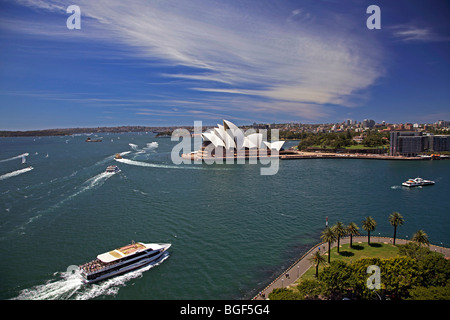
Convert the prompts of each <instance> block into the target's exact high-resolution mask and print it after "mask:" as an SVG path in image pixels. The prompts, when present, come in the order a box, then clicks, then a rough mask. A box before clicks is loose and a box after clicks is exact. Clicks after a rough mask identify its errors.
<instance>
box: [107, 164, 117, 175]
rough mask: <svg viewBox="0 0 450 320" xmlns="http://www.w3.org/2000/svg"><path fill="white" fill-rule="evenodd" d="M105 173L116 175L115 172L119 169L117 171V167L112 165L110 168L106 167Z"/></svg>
mask: <svg viewBox="0 0 450 320" xmlns="http://www.w3.org/2000/svg"><path fill="white" fill-rule="evenodd" d="M106 172H108V173H117V172H120V169H119V167H118V166H114V165H112V166H108V167H107V168H106Z"/></svg>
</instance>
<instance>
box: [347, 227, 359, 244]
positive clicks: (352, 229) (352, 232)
mask: <svg viewBox="0 0 450 320" xmlns="http://www.w3.org/2000/svg"><path fill="white" fill-rule="evenodd" d="M358 230H359V228H358V226H357V225H356V223H354V222H350V224H349V225H348V227H347V234H349V235H350V248H352V244H353V236H359V231H358Z"/></svg>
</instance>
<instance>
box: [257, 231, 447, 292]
mask: <svg viewBox="0 0 450 320" xmlns="http://www.w3.org/2000/svg"><path fill="white" fill-rule="evenodd" d="M392 241H393V238H389V237H376V236H375V237H374V236H371V237H370V242H371V243H372V242H381V243H392ZM358 242H362V243H367V236H358V237H353V243H354V244H356V243H358ZM408 242H410V240H405V239H398V238H397V239H396V240H395V244H406V243H408ZM346 243H350V237H344V238H341V240H340V244H341V245H342V244H346ZM336 246H337V242H335V243H333V244H332V245H331V248H334V247H336ZM319 248H320V251H321V252H328V243H319V244H317V245H315V246H314V247H312V248H311V249H310V250H309V251H308V252H306V253H305V254H304V255H303V256H302V257H301V258H300V259H298V260H297V261H296V262H294V263H293V264H292V265H291V266H290V267H289V268H287V270H286V271H284V272H283V273H282V274H281V275H279V276H278V277H277V278H276V279H275V280H274V281H272V282H271V283H270V284H269V285H268V286H267V287H265V288H264V289H263V290H261V291H260V292H259V293H258V294H257V295H256V296H255V297H254V298H253V300H264V299H267V298H268V296H269V293H271V292H272V290H273V289H276V288H285V287H287V286H290V285H291V284H293V283H294V282H295V281H296V280H297V279H298V278H300V277H301V276H302V275H303V274H304V273H305V272H306V271H307V270H308V269H309V268H310V267H311V262H310V261H309V258H310V257H311V256H312V255H313V254H314V253H315V252H316V251H317V250H319ZM429 248H430V250H432V251H436V252H440V253H443V254H444V255H445V257H446V258H450V248H445V247H441V246H437V245H433V244H430V247H429Z"/></svg>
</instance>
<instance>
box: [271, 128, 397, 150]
mask: <svg viewBox="0 0 450 320" xmlns="http://www.w3.org/2000/svg"><path fill="white" fill-rule="evenodd" d="M357 135H359V133H357V132H353V131H350V130H347V131H345V132H328V133H320V132H319V133H311V132H304V133H301V134H299V139H300V140H301V141H300V143H299V144H298V149H299V150H304V149H306V148H309V147H312V146H319V147H321V148H333V149H340V148H345V147H350V146H352V145H357V144H358V143H357V142H356V141H354V140H353V138H354V137H355V136H357ZM280 137H281V135H280ZM383 138H385V139H383ZM361 143H362V145H363V146H365V147H368V148H376V147H383V146H385V145H388V144H389V133H385V132H384V133H382V132H378V131H375V130H368V131H366V132H365V133H364V138H363V140H362V142H361Z"/></svg>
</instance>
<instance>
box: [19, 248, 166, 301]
mask: <svg viewBox="0 0 450 320" xmlns="http://www.w3.org/2000/svg"><path fill="white" fill-rule="evenodd" d="M168 257H169V254H168V253H165V254H164V255H163V256H162V257H161V259H159V260H157V261H154V262H152V263H150V264H149V265H147V266H145V267H143V268H141V269H138V270H134V271H132V272H129V273H126V274H123V275H121V276H117V277H114V278H111V279H109V280H104V281H101V282H99V283H96V284H84V283H83V281H82V280H81V274H80V272H79V270H78V268H76V270H73V269H75V268H72V270H71V271H66V272H61V273H59V272H57V273H56V274H55V276H57V277H58V279H54V280H50V281H48V282H46V283H45V284H42V285H37V286H34V287H32V288H29V289H25V290H22V291H21V292H20V293H19V295H18V296H17V297H16V298H13V299H12V300H69V299H70V300H88V299H93V298H95V297H98V296H104V295H108V296H115V295H116V294H117V293H118V292H119V289H120V288H121V287H123V286H125V285H126V283H127V282H128V281H130V280H131V279H135V278H138V277H141V276H142V274H143V273H144V272H145V271H147V270H150V269H151V268H153V267H156V266H158V265H159V264H160V263H161V262H163V261H164V260H166V259H167V258H168ZM71 267H73V266H71ZM69 268H70V267H69Z"/></svg>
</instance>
